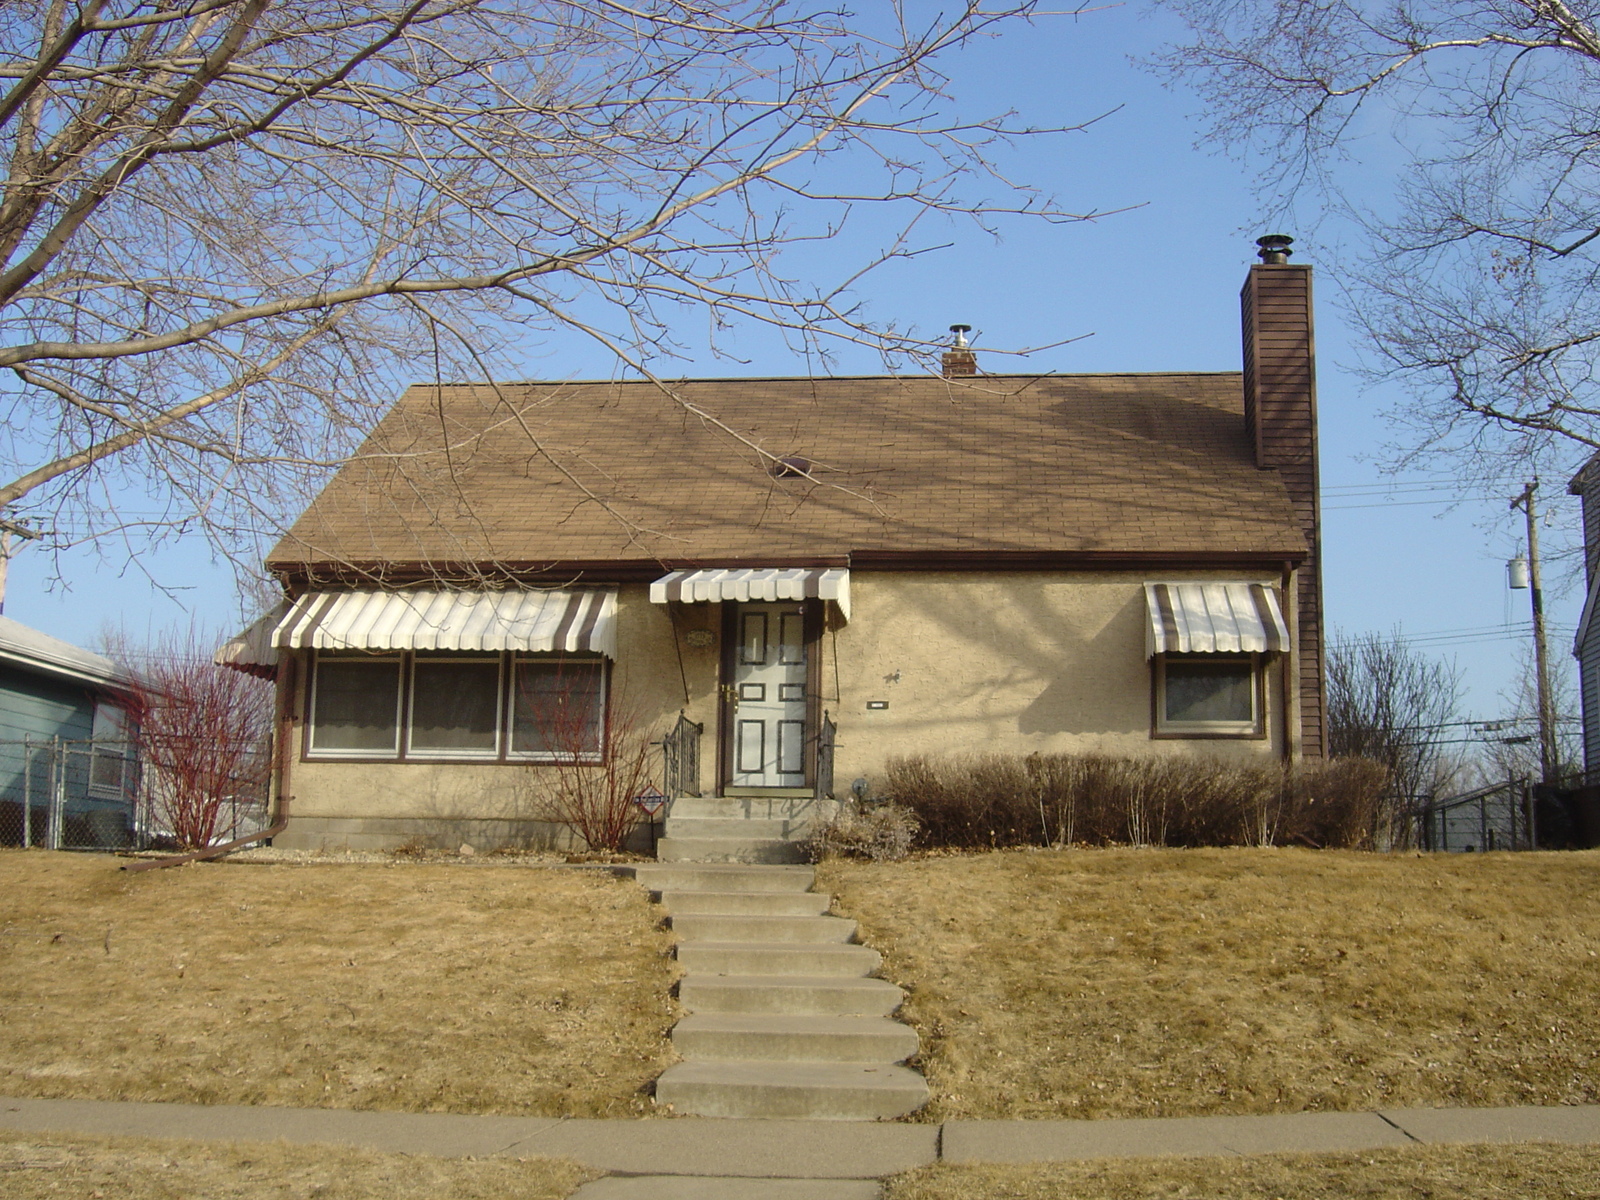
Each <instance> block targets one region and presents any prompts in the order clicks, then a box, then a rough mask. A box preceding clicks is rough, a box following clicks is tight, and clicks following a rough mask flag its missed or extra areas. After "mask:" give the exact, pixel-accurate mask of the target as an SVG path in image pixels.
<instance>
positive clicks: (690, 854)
mask: <svg viewBox="0 0 1600 1200" xmlns="http://www.w3.org/2000/svg"><path fill="white" fill-rule="evenodd" d="M823 805H824V807H826V809H827V811H826V812H822V813H820V814H819V812H818V802H817V801H816V800H814V799H813V798H812V797H811V795H810V794H809V793H807V792H804V791H801V790H798V789H797V790H794V791H792V792H790V793H789V794H784V793H783V792H781V791H778V790H776V789H775V790H774V791H773V793H772V794H769V795H763V796H759V797H755V796H682V797H679V798H678V799H677V800H675V801H673V804H672V812H671V814H670V815H669V816H668V817H667V821H666V828H665V830H664V831H663V833H664V836H663V837H662V838H661V840H660V842H658V843H657V845H656V858H658V859H659V860H660V861H662V862H737V863H798V862H802V861H804V856H803V855H802V854H801V852H800V847H799V846H798V845H797V844H796V843H798V842H799V841H801V840H802V839H804V838H805V837H806V835H807V834H808V833H809V832H810V830H811V825H812V822H813V821H814V820H816V819H818V817H819V816H820V817H821V818H822V819H824V820H825V819H827V817H829V816H832V813H833V807H834V806H833V804H832V802H831V801H824V802H823Z"/></svg>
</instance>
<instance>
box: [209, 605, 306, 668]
mask: <svg viewBox="0 0 1600 1200" xmlns="http://www.w3.org/2000/svg"><path fill="white" fill-rule="evenodd" d="M288 612H289V602H288V601H287V600H285V601H284V602H283V603H282V604H278V605H275V606H274V607H273V609H272V611H271V612H269V613H267V614H266V615H265V616H263V617H258V618H256V620H254V621H252V622H251V623H250V625H249V626H248V627H247V628H246V629H245V630H244V632H243V633H236V634H234V635H233V636H232V637H231V638H229V639H228V640H227V641H225V642H223V643H222V645H220V646H218V647H217V652H216V653H215V654H213V655H212V656H211V661H212V662H214V663H216V664H217V666H219V667H232V668H233V669H234V670H235V671H243V672H244V673H245V674H246V675H254V676H256V677H257V678H259V679H271V678H272V677H273V676H274V675H276V674H277V673H278V648H277V646H275V645H273V643H272V634H273V631H274V630H276V629H277V628H278V625H279V623H280V622H281V621H282V620H283V618H284V617H285V616H287V615H288Z"/></svg>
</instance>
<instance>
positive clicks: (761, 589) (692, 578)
mask: <svg viewBox="0 0 1600 1200" xmlns="http://www.w3.org/2000/svg"><path fill="white" fill-rule="evenodd" d="M673 600H679V601H683V602H685V603H695V602H704V603H715V602H717V601H722V600H737V601H746V600H832V601H833V602H834V603H835V604H836V605H838V606H839V612H840V613H841V614H843V616H844V617H845V618H846V619H847V620H848V619H849V617H850V572H849V570H848V569H846V568H844V567H726V568H713V569H708V570H702V571H673V572H672V573H671V574H670V575H663V576H662V577H661V578H660V579H658V580H656V581H655V582H654V583H652V584H651V585H650V602H651V603H652V604H667V603H670V602H671V601H673Z"/></svg>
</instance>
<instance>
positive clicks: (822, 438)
mask: <svg viewBox="0 0 1600 1200" xmlns="http://www.w3.org/2000/svg"><path fill="white" fill-rule="evenodd" d="M1240 386H1241V385H1240V377H1239V375H1238V374H1236V373H1227V374H1211V373H1208V374H1142V375H1054V376H1044V377H1038V376H999V377H995V376H984V377H979V378H976V379H970V380H943V379H937V378H924V377H917V378H896V377H871V378H822V379H711V380H691V381H684V382H680V383H675V384H672V385H671V388H672V391H673V392H674V394H675V396H676V399H675V398H673V397H669V396H666V395H663V393H662V392H661V390H659V389H658V388H657V387H656V386H655V385H653V384H648V383H609V382H602V383H519V384H506V385H499V386H497V387H487V386H446V387H443V388H435V387H414V388H412V389H410V390H409V391H408V392H407V393H406V394H405V395H404V396H403V397H402V398H401V400H400V402H399V403H398V404H397V405H395V407H394V408H393V409H392V410H391V411H390V412H389V414H388V415H387V416H386V417H385V418H384V419H383V421H382V422H381V423H380V424H379V426H378V428H377V429H376V430H374V432H373V434H372V436H371V437H370V438H369V439H368V441H367V443H366V445H365V446H364V447H363V449H362V451H361V453H360V454H359V455H358V457H357V458H356V459H354V460H353V461H352V462H351V463H350V464H348V465H347V466H345V467H344V468H343V469H342V470H341V471H340V472H339V473H338V475H337V476H336V477H335V478H334V479H333V480H332V481H331V482H330V483H329V484H328V486H327V488H326V489H325V490H324V491H323V493H322V495H321V496H319V497H318V498H317V500H316V501H315V502H314V503H313V504H312V505H311V507H310V508H309V509H307V510H306V512H305V513H304V515H302V516H301V518H300V520H299V521H298V522H296V524H295V526H294V528H293V529H292V530H291V531H290V532H289V534H288V535H287V536H286V537H285V538H284V539H283V541H282V542H281V543H279V545H278V546H277V548H276V549H275V550H274V551H273V553H272V555H271V556H270V558H269V560H268V562H269V565H270V566H272V567H273V568H275V569H280V570H285V571H290V572H295V571H298V570H303V569H305V568H306V567H307V566H308V565H310V564H318V563H337V562H346V563H360V564H372V563H385V562H402V563H432V564H444V563H488V562H500V563H520V564H533V563H541V562H549V563H555V562H562V563H583V562H599V561H605V562H619V561H634V562H639V563H663V562H681V563H695V562H715V561H718V560H721V561H724V562H729V561H733V560H742V561H749V560H757V561H762V560H764V561H769V562H774V563H779V562H785V561H787V562H795V561H844V559H845V557H846V556H848V555H850V554H852V553H863V554H864V553H867V552H879V553H891V554H892V553H924V554H930V553H939V552H961V551H967V552H988V553H994V552H1002V553H1003V552H1013V553H1016V552H1034V553H1061V552H1104V553H1126V554H1135V555H1136V554H1152V553H1153V554H1161V553H1187V554H1194V555H1196V556H1205V555H1210V554H1219V555H1227V554H1239V553H1253V554H1263V555H1265V554H1271V555H1283V556H1286V557H1293V556H1299V555H1300V554H1302V553H1303V552H1304V550H1305V546H1306V542H1305V537H1304V535H1303V534H1302V533H1301V531H1300V530H1299V529H1298V528H1297V527H1296V525H1295V522H1294V517H1293V514H1292V512H1291V509H1290V506H1289V501H1288V497H1287V495H1286V494H1285V492H1284V489H1283V486H1282V484H1281V483H1280V482H1279V481H1278V478H1277V476H1276V475H1275V474H1274V473H1273V472H1270V471H1261V470H1258V469H1257V468H1256V467H1255V465H1254V462H1253V460H1252V457H1251V451H1250V447H1249V445H1248V444H1247V442H1246V439H1245V432H1244V421H1243V417H1242V400H1241V391H1240ZM699 413H705V414H712V415H714V416H715V417H716V418H717V419H718V420H720V421H721V422H722V423H723V424H724V425H726V426H727V430H724V429H721V428H718V427H717V426H716V425H715V424H713V423H712V421H710V420H707V419H706V418H705V417H703V416H701V415H698V414H699ZM729 431H731V432H729ZM740 439H743V440H742V441H741V440H740ZM747 443H748V444H747ZM752 445H755V446H759V447H761V448H762V449H765V450H766V451H768V452H770V453H771V454H774V455H798V456H801V457H803V458H805V459H807V460H809V461H810V462H812V463H813V464H815V465H814V467H813V470H812V474H813V476H814V479H806V478H783V479H775V478H773V477H772V475H771V473H770V471H769V470H768V469H767V467H768V464H767V463H766V462H765V461H764V460H762V459H761V457H760V455H759V454H758V453H757V452H756V451H755V450H754V449H752V448H751V446H752Z"/></svg>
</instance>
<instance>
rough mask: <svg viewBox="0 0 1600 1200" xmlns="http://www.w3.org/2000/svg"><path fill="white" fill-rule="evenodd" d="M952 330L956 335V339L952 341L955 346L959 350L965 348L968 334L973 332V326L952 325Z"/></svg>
mask: <svg viewBox="0 0 1600 1200" xmlns="http://www.w3.org/2000/svg"><path fill="white" fill-rule="evenodd" d="M950 332H951V333H953V334H955V335H956V340H955V342H954V343H952V344H953V345H954V346H955V348H956V349H957V350H965V349H966V347H967V334H969V333H971V332H972V326H971V325H952V326H950Z"/></svg>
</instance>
